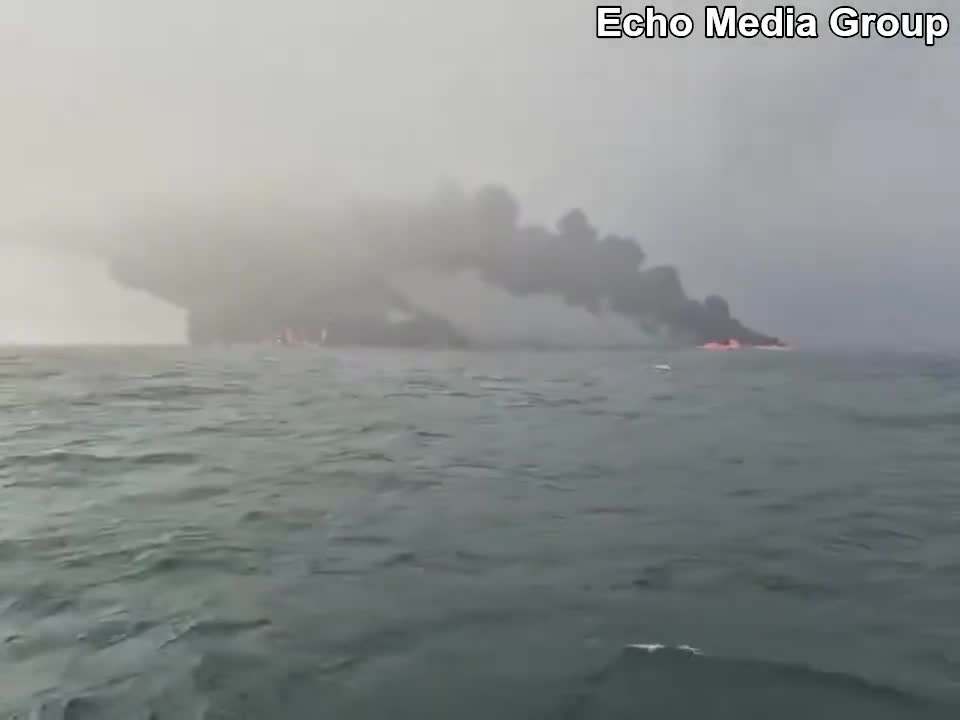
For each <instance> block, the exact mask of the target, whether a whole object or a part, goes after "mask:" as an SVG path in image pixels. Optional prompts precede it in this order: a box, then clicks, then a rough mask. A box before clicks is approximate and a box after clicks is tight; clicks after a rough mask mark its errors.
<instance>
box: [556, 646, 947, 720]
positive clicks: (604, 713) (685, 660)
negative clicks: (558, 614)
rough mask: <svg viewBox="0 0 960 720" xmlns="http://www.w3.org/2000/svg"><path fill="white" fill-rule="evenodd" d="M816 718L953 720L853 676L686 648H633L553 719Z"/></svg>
mask: <svg viewBox="0 0 960 720" xmlns="http://www.w3.org/2000/svg"><path fill="white" fill-rule="evenodd" d="M641 714H642V715H641ZM821 715H822V716H824V717H830V718H870V719H871V720H895V719H896V720H902V719H903V718H911V720H934V719H936V720H947V718H955V717H958V708H956V707H947V706H944V705H941V704H938V703H937V702H936V701H933V700H931V699H928V698H925V697H923V696H920V695H916V694H913V693H910V692H908V691H905V690H902V689H900V688H896V687H893V686H890V685H885V684H878V683H874V682H871V681H868V680H866V679H864V678H861V677H859V676H856V675H851V674H845V673H839V672H832V671H827V670H822V669H818V668H813V667H808V666H804V665H794V664H788V663H781V662H775V661H767V660H747V659H737V658H729V657H720V656H711V655H709V654H706V653H704V652H703V651H702V650H700V649H698V648H695V647H692V646H689V645H679V646H667V645H663V644H660V643H638V644H634V645H630V646H628V647H627V648H625V649H624V650H623V652H622V653H621V654H620V655H618V656H617V658H616V659H615V660H614V661H613V662H611V663H610V664H609V665H607V666H606V667H604V668H603V669H601V670H600V671H599V672H597V673H596V674H594V675H593V676H591V677H589V678H587V679H586V682H585V685H584V688H583V691H582V692H581V693H579V694H578V695H577V696H576V697H575V698H573V699H572V700H571V702H570V703H569V705H568V706H567V707H566V708H565V709H564V710H563V711H561V712H560V713H558V714H557V717H560V718H564V720H588V719H600V718H602V719H603V720H613V719H618V718H624V720H625V719H626V718H636V717H640V716H642V717H652V718H710V720H745V719H746V718H777V719H778V720H808V719H809V718H813V717H819V716H821Z"/></svg>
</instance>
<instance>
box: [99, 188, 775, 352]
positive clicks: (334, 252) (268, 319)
mask: <svg viewBox="0 0 960 720" xmlns="http://www.w3.org/2000/svg"><path fill="white" fill-rule="evenodd" d="M272 217H273V218H274V219H273V220H271V215H270V214H264V215H260V216H257V217H254V216H248V217H245V218H243V219H242V220H241V219H239V218H235V222H234V224H233V226H232V227H230V226H224V225H223V224H222V223H220V224H218V223H217V222H204V221H202V220H201V219H199V218H194V219H188V218H180V219H178V220H177V221H176V222H174V223H171V224H169V225H165V226H160V225H154V226H148V227H143V226H140V227H135V228H132V229H130V230H129V231H127V232H126V237H125V238H124V237H118V240H119V242H117V243H116V245H115V247H116V248H118V249H120V250H119V251H118V252H116V254H115V256H114V258H113V263H112V267H113V270H114V274H115V276H116V278H117V279H118V280H119V281H120V282H121V283H124V284H126V285H128V286H130V287H133V288H136V289H142V290H146V291H148V292H151V293H154V294H155V295H157V296H158V297H161V298H163V299H165V300H167V301H169V302H172V303H174V304H176V305H178V306H181V307H183V308H185V309H187V310H188V311H189V318H190V326H191V337H192V339H193V340H195V341H251V340H257V339H263V338H264V337H271V336H273V335H275V334H276V333H278V332H279V331H282V330H283V329H284V328H287V327H290V328H295V329H296V330H297V332H298V333H299V334H302V335H305V336H307V337H313V338H317V337H318V336H320V335H321V334H323V332H324V331H325V330H327V329H330V328H334V329H335V332H334V336H335V337H337V338H339V337H344V338H346V339H348V340H354V341H357V340H363V341H372V342H390V341H405V342H423V341H432V340H435V339H438V340H440V341H447V340H449V339H451V338H455V339H456V341H458V342H466V341H468V340H469V338H466V337H463V336H462V335H460V334H458V331H457V329H456V328H453V327H451V326H449V324H448V323H445V322H444V319H443V318H440V317H435V316H433V317H427V316H426V314H425V313H424V310H423V309H422V308H418V307H414V306H413V305H412V303H411V302H410V301H409V299H408V298H406V297H405V296H404V295H403V294H402V293H401V292H400V291H399V290H398V289H397V288H396V286H395V285H393V284H391V282H390V278H391V276H392V275H393V274H395V273H396V272H397V271H398V270H402V269H410V270H416V269H431V270H435V271H440V272H444V273H450V274H456V273H461V272H476V273H479V274H480V276H481V277H482V278H483V279H484V280H485V281H486V282H488V283H490V284H492V285H494V286H496V287H498V288H501V289H503V290H505V291H507V292H509V293H511V294H513V295H515V296H519V297H529V296H539V295H555V296H558V297H560V298H562V299H563V300H564V302H565V303H567V304H568V305H569V306H571V307H575V308H581V309H584V310H587V311H589V312H590V313H592V314H593V315H595V316H602V315H606V314H616V315H620V316H624V317H627V318H630V319H631V320H632V321H633V322H634V323H635V324H636V325H637V326H638V327H639V328H642V329H644V330H647V331H649V332H650V333H657V332H663V331H666V334H667V335H669V336H670V337H672V338H673V339H675V340H678V341H682V342H696V343H705V342H726V341H728V340H730V339H736V340H738V341H740V342H742V343H745V344H774V343H777V342H778V340H777V339H776V338H773V337H770V336H767V335H764V334H762V333H758V332H755V331H753V330H750V329H748V328H746V327H744V326H743V325H742V324H741V323H740V322H739V321H738V320H736V319H735V318H733V317H732V316H731V314H730V308H729V305H728V303H727V302H726V301H725V300H724V299H723V298H721V297H718V296H710V297H707V298H706V299H705V300H703V301H702V302H700V301H697V300H695V299H692V298H691V297H689V296H688V294H687V292H686V291H685V289H684V287H683V285H682V283H681V281H680V276H679V273H678V272H677V270H676V269H675V268H673V267H671V266H654V267H646V260H647V258H646V254H645V252H644V250H643V249H642V247H641V246H640V244H639V242H638V241H637V240H635V239H633V238H630V237H624V236H620V235H615V234H601V232H600V231H599V230H598V229H597V228H596V227H594V226H593V225H592V224H591V222H590V220H589V219H588V217H587V215H586V214H585V213H584V212H583V211H582V210H580V209H574V210H570V211H569V212H567V213H565V214H564V215H563V216H562V217H561V218H560V219H559V220H558V221H557V223H556V227H554V228H547V227H544V226H540V225H528V224H523V223H521V211H520V205H519V202H518V201H517V199H516V198H515V197H514V196H513V195H511V193H510V192H509V191H507V190H506V189H505V188H503V187H500V186H486V187H483V188H481V189H480V190H479V191H477V192H476V193H473V194H468V193H466V192H464V191H463V190H461V189H459V188H458V187H455V186H447V187H445V188H443V189H442V190H440V191H439V192H438V193H436V194H435V195H434V196H433V197H432V198H430V199H429V200H428V201H427V202H423V203H419V204H397V203H394V204H391V205H386V204H378V205H369V204H368V205H366V206H363V207H357V208H354V209H353V211H352V212H350V213H344V214H340V215H337V216H333V217H332V218H328V219H326V220H324V221H319V220H316V219H313V220H311V219H310V218H308V217H304V218H299V219H298V218H296V216H295V215H293V214H291V213H289V212H285V213H283V214H282V215H280V216H276V215H274V216H272ZM121 235H123V233H121ZM137 238H139V239H140V242H137ZM391 308H392V309H400V310H403V311H406V312H408V313H413V317H416V318H419V319H420V320H421V324H420V325H415V326H414V329H413V330H411V329H410V327H409V325H408V324H407V325H404V324H397V323H393V324H390V323H387V321H386V320H384V318H385V315H386V312H387V311H388V310H389V309H391ZM400 325H403V326H402V327H400ZM441 326H442V329H443V333H442V334H440V335H437V334H436V333H434V332H431V330H430V328H431V327H432V328H435V329H436V328H440V327H441ZM411 333H412V334H411Z"/></svg>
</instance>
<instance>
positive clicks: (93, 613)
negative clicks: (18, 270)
mask: <svg viewBox="0 0 960 720" xmlns="http://www.w3.org/2000/svg"><path fill="white" fill-rule="evenodd" d="M659 363H669V364H670V365H672V367H673V370H672V372H669V373H663V372H657V371H655V370H654V368H653V366H654V365H656V364H659ZM0 717H2V718H35V719H37V720H49V719H51V718H70V719H71V720H78V719H82V720H87V719H91V718H109V719H116V720H138V719H143V720H147V719H148V718H149V719H152V720H168V719H171V720H193V719H200V718H205V719H209V720H213V719H228V718H231V719H232V718H236V719H239V718H267V719H269V720H285V719H287V718H303V719H309V720H313V719H315V718H349V719H353V718H358V719H367V718H371V719H372V718H384V719H389V720H397V719H398V718H416V719H431V718H456V719H463V720H467V719H472V718H478V719H479V718H496V719H497V720H509V719H513V718H538V719H539V718H544V719H545V718H563V719H566V720H579V719H584V720H585V719H588V718H589V719H596V720H599V719H607V718H647V717H649V718H670V719H677V720H686V719H687V718H690V719H693V718H696V719H697V720H703V719H706V718H710V719H713V718H723V719H730V720H734V719H736V720H744V719H749V718H763V719H764V720H766V719H767V718H778V719H785V720H791V719H797V718H843V719H846V718H865V719H867V718H869V719H870V720H884V719H886V718H956V717H960V359H957V358H949V357H937V356H932V355H914V356H910V355H904V356H895V355H890V356H884V355H865V354H864V355H856V354H847V355H828V354H814V353H805V352H795V353H776V352H759V351H758V352H748V353H717V354H711V353H701V352H697V351H674V352H652V351H644V352H567V353H547V352H540V353H534V352H531V353H519V352H518V353H495V352H488V353H482V352H477V353H465V352H455V353H453V352H388V351H376V350H340V349H330V350H323V351H285V350H282V349H278V350H273V349H256V350H255V349H249V350H199V349H133V350H124V349H91V350H38V351H28V350H5V351H0Z"/></svg>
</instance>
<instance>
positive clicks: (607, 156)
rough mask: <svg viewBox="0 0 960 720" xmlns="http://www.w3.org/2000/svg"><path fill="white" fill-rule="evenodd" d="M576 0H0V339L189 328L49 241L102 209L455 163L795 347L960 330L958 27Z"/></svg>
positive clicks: (230, 197)
mask: <svg viewBox="0 0 960 720" xmlns="http://www.w3.org/2000/svg"><path fill="white" fill-rule="evenodd" d="M748 5H750V6H752V7H754V8H763V9H767V8H769V7H771V6H772V4H766V3H743V4H741V7H747V6H748ZM868 5H869V3H863V4H861V9H862V10H865V11H867V10H902V11H911V10H916V9H918V8H916V7H914V5H913V4H911V3H907V2H901V3H896V4H895V7H891V6H890V5H889V4H886V5H884V7H882V8H879V7H877V8H874V7H872V6H869V7H868ZM941 5H943V4H942V3H941ZM628 7H630V6H629V5H628ZM641 7H642V5H640V4H638V5H637V6H636V9H639V8H641ZM658 7H659V8H660V9H662V10H669V9H671V8H672V9H676V10H684V11H686V12H689V13H691V14H692V15H693V16H694V17H695V18H696V19H697V20H698V21H699V20H700V19H701V18H702V7H703V6H702V4H698V3H683V2H674V3H667V2H664V3H661V4H660V6H658ZM832 7H833V5H832V4H830V3H827V2H810V3H806V4H805V5H804V6H803V7H802V9H804V10H810V11H816V12H819V14H820V15H821V18H822V19H823V18H825V17H826V14H827V11H828V10H829V9H830V8H832ZM594 8H595V4H591V3H586V2H574V1H573V0H550V1H547V0H528V1H527V2H524V3H522V4H518V3H514V2H506V1H505V0H485V1H484V2H482V3H481V2H470V3H456V4H452V3H449V2H440V0H410V1H408V2H405V3H402V4H398V3H391V2H387V0H369V1H367V2H364V3H352V4H351V3H346V2H338V3H333V2H327V1H326V0H314V1H312V2H307V1H305V0H286V1H285V2H274V3H266V2H262V1H261V2H252V1H250V0H231V1H230V2H226V1H214V0H190V1H189V2H188V1H187V0H167V1H166V2H163V3H131V2H129V0H125V1H123V0H87V1H86V2H84V3H75V2H69V1H68V0H61V1H56V0H0V158H2V160H3V161H2V163H0V197H2V198H3V201H2V203H0V232H2V236H0V237H2V239H3V240H4V241H7V244H5V245H2V246H0V287H2V288H3V292H2V294H0V342H6V343H9V342H31V343H33V342H123V341H129V342H146V341H157V342H164V341H170V340H171V339H176V338H179V337H181V336H182V331H181V329H180V323H181V322H182V318H181V315H180V313H179V311H177V310H175V309H172V308H169V307H165V306H164V305H163V304H162V303H159V302H158V301H154V300H152V299H148V298H144V297H142V296H139V295H136V294H133V293H129V292H128V291H124V290H121V289H120V288H118V287H116V286H112V285H111V283H110V282H109V280H108V278H107V275H106V273H105V272H104V271H103V268H102V267H99V266H97V265H96V264H95V263H94V262H93V261H92V260H90V259H79V258H78V257H76V256H74V255H71V254H64V253H59V252H56V253H55V252H52V251H51V250H49V249H47V246H48V245H49V244H50V243H53V244H55V245H56V244H63V243H69V242H73V243H74V244H76V245H80V246H82V245H84V244H85V243H88V242H90V241H91V238H92V237H95V236H96V235H97V232H98V229H99V228H110V227H112V225H113V223H114V222H115V221H116V220H117V219H118V218H119V219H122V220H123V221H124V222H128V221H129V220H130V219H131V218H135V219H136V218H142V219H144V220H145V221H146V220H149V218H150V217H151V215H152V213H154V212H160V211H161V210H162V211H164V212H166V211H168V210H169V209H170V208H176V207H180V206H183V207H187V206H189V207H198V206H200V207H203V208H204V209H205V210H206V211H207V212H208V213H211V214H214V215H216V214H223V215H225V216H229V215H231V214H232V213H234V212H236V211H238V210H240V209H242V208H244V207H245V206H247V205H248V204H249V203H251V202H259V203H263V202H268V201H269V200H270V199H273V200H275V201H276V202H278V203H288V204H291V205H296V206H300V207H304V206H306V207H309V206H312V205H316V206H318V207H330V206H336V205H337V204H338V203H339V202H342V201H344V200H346V199H349V198H352V197H354V196H356V195H357V194H371V193H374V194H382V195H386V196H389V197H415V196H418V195H420V194H422V193H426V192H428V191H429V189H430V188H432V187H433V186H434V185H435V184H436V182H437V181H438V180H442V179H446V178H452V179H456V180H459V181H462V182H464V183H467V184H478V183H485V182H502V183H504V184H506V185H507V186H509V187H510V188H511V189H512V190H513V191H515V192H516V193H517V194H518V195H519V197H520V199H521V201H522V205H523V207H524V208H525V210H526V212H528V213H529V214H530V215H532V217H531V218H530V219H533V220H537V221H552V219H553V218H555V217H557V215H558V214H559V213H560V212H562V211H563V210H565V209H568V208H570V207H582V208H584V209H585V210H586V211H587V212H588V213H589V215H590V217H591V218H592V219H593V220H594V221H596V222H597V223H598V224H599V225H601V226H602V227H604V228H605V229H608V230H610V231H613V232H624V233H629V234H632V235H634V236H636V237H638V238H639V239H640V241H641V243H642V244H643V246H644V248H645V249H646V250H647V254H648V255H649V256H650V257H651V258H652V259H653V260H655V261H656V262H675V263H677V264H678V265H679V267H680V268H681V271H682V273H683V276H684V278H685V281H686V284H687V286H688V288H689V289H690V290H691V291H692V292H693V294H695V295H697V296H703V295H705V294H707V293H711V292H719V293H721V294H723V295H724V296H726V297H727V298H728V299H729V300H730V301H731V304H732V305H733V306H734V307H735V308H736V311H737V314H738V315H739V316H740V317H742V318H743V319H744V320H745V321H747V322H748V323H750V324H753V325H757V326H761V327H763V328H765V329H767V330H769V331H771V332H774V333H776V334H777V335H780V336H783V337H786V338H788V339H793V340H795V341H798V342H800V343H837V342H844V343H852V344H863V343H870V344H886V345H893V346H898V347H899V346H903V345H905V344H908V345H911V346H915V345H923V346H938V347H952V346H957V345H960V341H958V337H957V333H956V330H955V323H954V319H953V314H954V307H955V306H956V305H957V303H958V302H960V284H958V283H957V282H956V280H955V278H954V276H953V275H954V270H953V268H956V267H958V266H960V248H958V247H957V238H958V231H960V209H958V204H957V203H956V201H955V199H954V197H953V195H954V193H955V179H954V173H955V168H956V167H958V161H960V152H958V148H960V141H958V140H957V132H956V130H957V125H958V118H960V103H958V92H957V90H956V87H957V84H956V77H957V71H958V70H960V53H958V42H957V37H958V33H960V19H958V18H954V25H955V29H954V30H953V31H952V34H951V35H950V36H948V37H947V38H946V39H944V40H942V41H940V43H938V45H937V47H936V48H934V49H929V48H925V47H923V45H922V43H918V42H914V41H888V40H881V39H874V40H869V41H860V40H856V41H851V40H843V41H841V40H836V39H834V38H831V37H828V36H827V33H826V27H825V25H823V24H822V26H821V30H822V35H823V37H822V38H821V39H820V40H816V41H792V42H791V41H762V40H749V41H738V42H728V41H706V40H704V39H702V38H699V37H697V36H694V37H692V38H690V39H687V40H668V41H643V40H637V41H623V42H610V41H599V40H597V39H596V38H595V37H594V26H593V23H594ZM922 9H924V10H935V9H938V8H935V7H924V8H922ZM948 12H949V10H948ZM698 34H699V33H698ZM74 230H75V232H74ZM68 238H69V239H68ZM265 241H267V240H265ZM10 243H13V244H10ZM498 307H499V306H498ZM501 312H502V310H501Z"/></svg>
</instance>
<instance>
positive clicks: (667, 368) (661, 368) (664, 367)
mask: <svg viewBox="0 0 960 720" xmlns="http://www.w3.org/2000/svg"><path fill="white" fill-rule="evenodd" d="M653 369H654V370H657V371H659V372H670V371H671V370H673V368H672V367H670V366H669V365H666V364H663V365H654V366H653Z"/></svg>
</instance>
